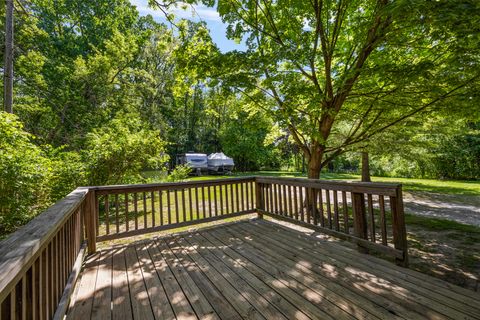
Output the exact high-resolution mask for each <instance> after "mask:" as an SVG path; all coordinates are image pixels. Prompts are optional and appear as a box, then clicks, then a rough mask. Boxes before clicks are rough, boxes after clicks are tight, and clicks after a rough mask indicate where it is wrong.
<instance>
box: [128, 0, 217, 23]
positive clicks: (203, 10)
mask: <svg viewBox="0 0 480 320" xmlns="http://www.w3.org/2000/svg"><path fill="white" fill-rule="evenodd" d="M130 3H131V4H133V5H134V6H136V7H137V10H138V11H139V12H140V15H147V14H149V15H151V16H152V17H153V18H155V19H165V15H164V13H163V12H162V11H161V10H158V9H152V8H150V7H149V6H148V0H130ZM169 11H170V12H171V13H173V14H174V15H175V17H177V18H183V19H192V20H205V21H216V22H220V21H221V18H220V15H219V14H218V12H217V10H216V9H215V8H209V7H206V6H204V5H193V6H191V5H187V9H186V10H184V9H182V8H181V3H180V4H179V5H178V6H177V7H172V8H171V9H170V10H169Z"/></svg>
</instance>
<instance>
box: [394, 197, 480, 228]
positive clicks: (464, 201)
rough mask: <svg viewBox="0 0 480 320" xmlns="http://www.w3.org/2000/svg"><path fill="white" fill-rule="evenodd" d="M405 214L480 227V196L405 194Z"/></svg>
mask: <svg viewBox="0 0 480 320" xmlns="http://www.w3.org/2000/svg"><path fill="white" fill-rule="evenodd" d="M403 202H404V206H405V212H408V213H413V214H417V215H421V216H428V217H435V218H441V219H447V220H453V221H456V222H459V223H464V224H470V225H475V226H478V227H480V196H465V195H450V194H440V193H431V192H404V196H403Z"/></svg>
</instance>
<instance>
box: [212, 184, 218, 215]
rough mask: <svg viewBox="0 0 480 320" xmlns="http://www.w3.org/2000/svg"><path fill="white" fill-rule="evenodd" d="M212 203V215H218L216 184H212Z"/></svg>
mask: <svg viewBox="0 0 480 320" xmlns="http://www.w3.org/2000/svg"><path fill="white" fill-rule="evenodd" d="M213 203H214V209H215V214H214V216H215V217H216V216H217V215H218V203H217V186H213Z"/></svg>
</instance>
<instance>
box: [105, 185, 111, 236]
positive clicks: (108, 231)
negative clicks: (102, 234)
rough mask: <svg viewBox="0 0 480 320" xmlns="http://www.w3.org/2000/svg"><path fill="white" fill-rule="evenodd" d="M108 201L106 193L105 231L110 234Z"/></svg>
mask: <svg viewBox="0 0 480 320" xmlns="http://www.w3.org/2000/svg"><path fill="white" fill-rule="evenodd" d="M109 210H110V202H109V201H108V194H106V195H105V231H106V233H107V234H110V220H109V217H108V215H109Z"/></svg>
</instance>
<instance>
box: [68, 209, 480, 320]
mask: <svg viewBox="0 0 480 320" xmlns="http://www.w3.org/2000/svg"><path fill="white" fill-rule="evenodd" d="M282 217H283V218H288V217H284V216H282ZM288 219H290V218H288ZM292 220H293V219H292ZM312 227H318V228H320V226H313V225H312ZM310 234H311V232H300V231H297V230H295V229H291V228H288V227H286V226H284V225H281V224H277V223H273V222H270V221H266V220H263V219H258V220H250V221H245V220H244V221H240V222H236V223H228V224H224V225H221V226H215V227H209V228H206V229H199V230H196V231H194V232H183V233H179V234H176V235H173V236H167V237H162V238H155V239H153V240H143V241H141V242H137V243H133V244H130V245H127V246H123V247H117V248H112V249H106V251H102V252H101V253H99V254H97V255H95V256H92V257H90V258H89V259H88V260H87V263H86V265H85V266H86V268H85V270H84V271H83V274H82V279H81V281H80V283H79V288H80V289H79V290H77V293H76V295H77V296H79V297H80V298H79V297H75V298H77V299H76V301H77V303H79V304H80V305H79V306H77V305H76V304H74V305H73V307H72V308H71V310H70V312H69V313H68V314H67V319H72V318H75V317H76V316H75V315H76V314H78V313H77V312H79V310H81V311H82V315H83V318H82V319H99V317H98V316H97V315H98V313H96V312H95V311H94V310H95V306H100V305H110V304H111V305H112V310H111V315H112V318H115V319H304V320H307V319H365V320H367V319H423V318H426V319H480V306H479V305H478V303H477V302H478V301H479V299H480V295H479V294H478V293H474V292H471V291H468V290H466V289H463V288H460V287H457V286H454V285H451V284H449V283H446V282H444V281H441V280H438V279H435V278H432V277H429V276H427V275H424V274H421V273H418V272H415V271H412V270H409V269H406V268H402V267H399V266H396V265H395V264H393V263H391V262H388V261H385V260H381V259H379V258H376V257H373V256H370V255H365V254H361V253H359V252H357V251H355V250H353V249H352V248H349V247H346V246H345V245H344V244H342V243H341V242H332V241H325V240H320V239H319V238H316V237H313V236H310ZM105 260H106V261H110V262H107V263H105ZM108 266H110V267H111V270H110V271H108ZM108 290H111V299H112V300H111V301H110V304H109V303H108V300H107V301H105V298H108V296H109V295H108V294H105V292H108ZM108 317H109V316H108V315H105V316H103V317H102V320H104V318H108Z"/></svg>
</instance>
